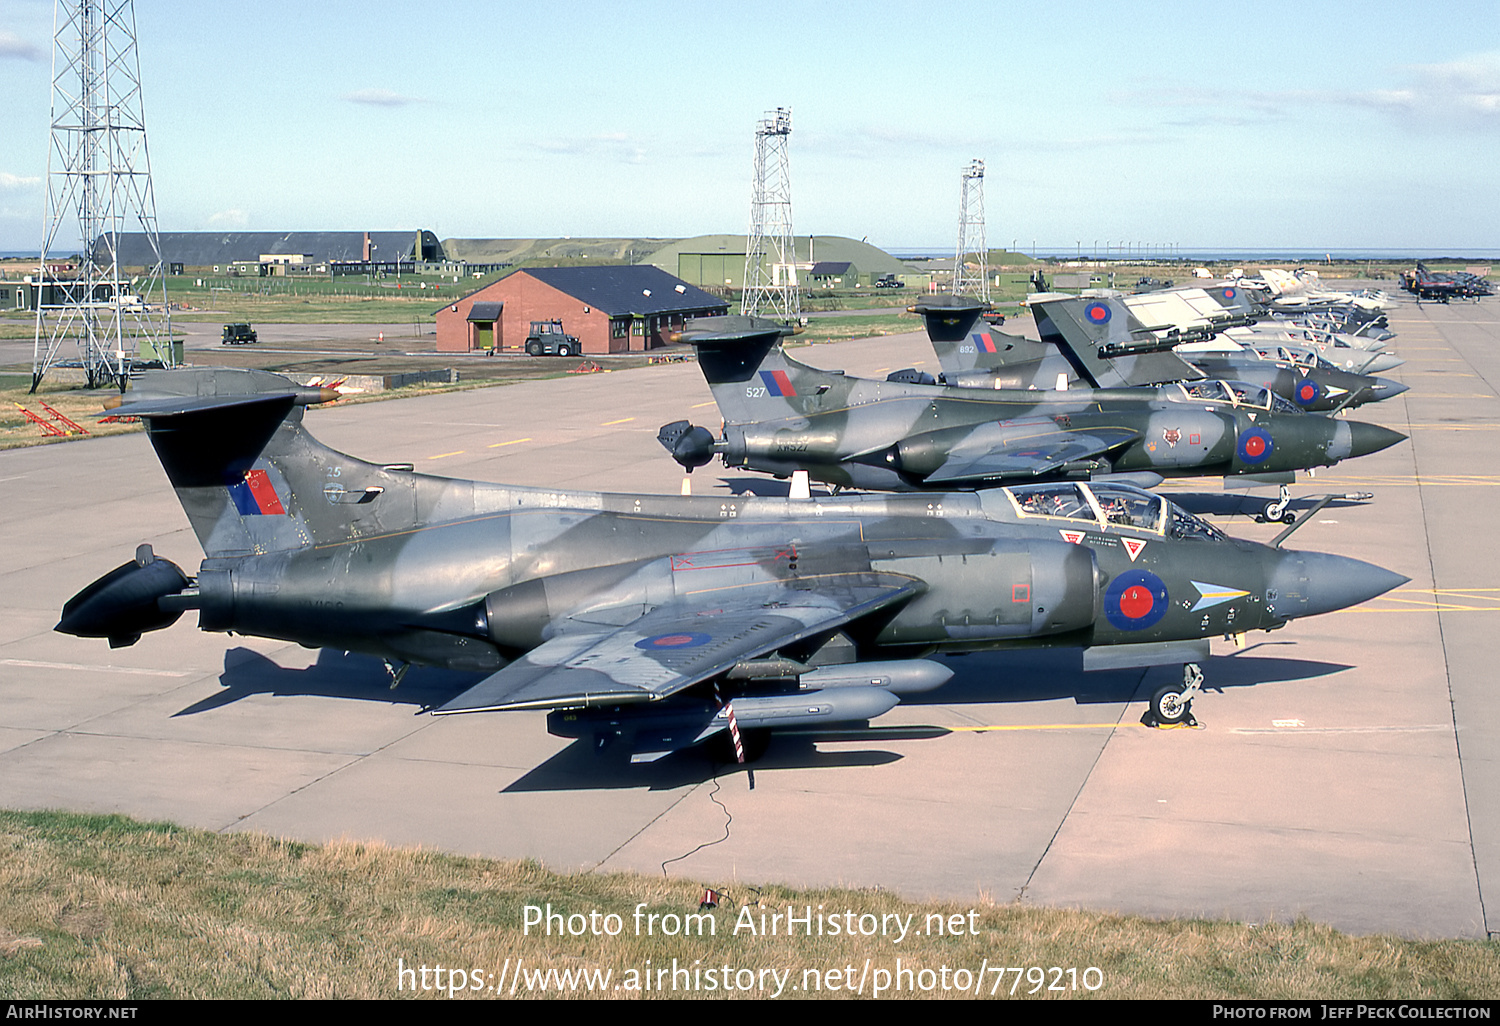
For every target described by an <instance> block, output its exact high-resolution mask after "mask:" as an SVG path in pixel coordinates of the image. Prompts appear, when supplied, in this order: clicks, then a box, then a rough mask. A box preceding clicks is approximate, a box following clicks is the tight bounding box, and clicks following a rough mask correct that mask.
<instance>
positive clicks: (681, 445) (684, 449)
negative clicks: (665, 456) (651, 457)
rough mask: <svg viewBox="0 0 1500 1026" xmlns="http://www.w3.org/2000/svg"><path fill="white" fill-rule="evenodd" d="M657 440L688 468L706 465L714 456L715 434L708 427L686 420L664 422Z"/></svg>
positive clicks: (692, 468)
mask: <svg viewBox="0 0 1500 1026" xmlns="http://www.w3.org/2000/svg"><path fill="white" fill-rule="evenodd" d="M656 440H657V441H658V442H660V443H661V444H662V448H664V449H666V450H667V452H669V453H671V454H672V458H673V459H674V460H676V461H677V462H678V463H680V464H681V465H682V466H683V467H685V468H687V469H688V470H694V469H696V468H698V467H701V466H704V465H706V464H707V463H708V462H709V461H710V460H712V459H713V458H714V451H715V448H714V436H713V434H712V433H711V432H710V431H709V430H708V428H704V427H696V426H694V425H693V424H691V423H689V422H688V421H685V420H676V421H673V422H672V423H670V424H663V425H662V426H661V428H660V429H659V430H658V431H657V432H656Z"/></svg>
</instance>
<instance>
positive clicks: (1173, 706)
mask: <svg viewBox="0 0 1500 1026" xmlns="http://www.w3.org/2000/svg"><path fill="white" fill-rule="evenodd" d="M1202 687H1203V671H1202V670H1201V669H1200V668H1199V667H1198V664H1197V663H1187V664H1185V665H1184V666H1183V668H1182V683H1181V684H1167V685H1165V686H1164V687H1160V688H1157V689H1156V693H1155V694H1153V695H1152V696H1151V709H1150V712H1149V713H1148V716H1149V718H1150V719H1152V720H1154V721H1155V722H1154V723H1153V724H1152V725H1153V726H1157V727H1196V726H1197V725H1198V721H1197V720H1196V719H1194V718H1193V699H1194V698H1195V697H1197V695H1198V692H1199V690H1200V689H1201V688H1202Z"/></svg>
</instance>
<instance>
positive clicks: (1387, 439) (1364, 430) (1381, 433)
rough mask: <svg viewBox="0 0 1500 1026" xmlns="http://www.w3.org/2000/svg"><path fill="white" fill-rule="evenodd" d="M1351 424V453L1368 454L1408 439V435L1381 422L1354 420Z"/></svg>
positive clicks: (1357, 454) (1353, 454)
mask: <svg viewBox="0 0 1500 1026" xmlns="http://www.w3.org/2000/svg"><path fill="white" fill-rule="evenodd" d="M1348 424H1349V455H1350V456H1368V455H1369V454H1370V453H1372V452H1379V451H1380V450H1382V449H1389V448H1390V447H1391V446H1393V445H1395V444H1396V443H1397V442H1404V441H1406V435H1403V434H1402V433H1401V432H1399V431H1392V430H1391V429H1390V428H1386V427H1381V426H1380V425H1379V424H1365V423H1362V422H1361V421H1357V420H1352V421H1349V422H1348Z"/></svg>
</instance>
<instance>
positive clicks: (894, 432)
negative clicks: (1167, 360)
mask: <svg viewBox="0 0 1500 1026" xmlns="http://www.w3.org/2000/svg"><path fill="white" fill-rule="evenodd" d="M785 331H786V329H784V328H781V327H778V326H777V325H775V324H772V323H771V322H769V321H763V320H759V319H757V318H746V317H716V318H705V319H703V320H697V321H691V322H689V324H688V325H687V327H686V328H685V330H684V331H683V332H682V335H681V337H682V338H683V339H685V340H687V341H690V342H692V343H693V345H694V346H695V347H696V348H697V350H698V362H699V366H700V367H701V368H702V370H703V374H704V376H705V377H706V378H707V379H708V383H709V386H710V388H711V389H712V391H713V396H714V399H715V400H716V401H717V403H718V406H719V412H720V413H721V414H722V415H723V417H724V430H723V435H722V436H721V437H720V438H717V439H716V438H714V436H713V435H712V434H711V433H710V432H709V431H708V430H707V429H705V428H702V427H694V426H693V425H691V424H690V423H688V422H687V421H677V422H675V423H672V424H668V425H665V426H664V427H662V429H661V431H660V432H659V434H658V439H659V440H660V441H661V443H662V445H663V446H664V447H665V448H666V449H667V451H668V452H670V453H671V454H672V456H673V458H674V459H676V460H677V461H678V462H679V463H681V464H682V465H683V466H684V467H687V468H688V469H689V470H691V469H693V468H694V467H699V466H703V465H705V464H707V463H708V462H709V461H710V460H712V458H713V457H714V456H715V455H716V454H717V455H721V456H722V457H723V460H724V464H725V465H726V466H729V467H743V468H746V469H749V470H757V471H761V472H764V473H769V474H775V475H777V476H781V477H786V476H790V475H791V474H793V473H795V472H796V471H798V470H805V471H807V473H808V475H809V476H810V477H811V478H812V479H813V480H817V481H822V482H825V483H827V484H831V485H834V486H837V487H852V488H866V489H876V490H888V491H907V490H922V489H954V488H975V487H987V486H993V485H998V484H1007V483H1012V482H1021V481H1036V480H1046V479H1056V478H1083V477H1089V476H1093V475H1096V474H1127V473H1131V474H1135V473H1139V474H1143V475H1157V477H1155V478H1152V480H1158V479H1159V478H1161V477H1187V476H1204V475H1211V476H1219V475H1232V474H1257V475H1259V474H1282V473H1285V472H1287V471H1292V470H1302V469H1306V468H1309V467H1322V466H1330V465H1332V464H1335V463H1337V462H1339V461H1340V460H1343V459H1348V458H1349V457H1352V456H1362V455H1364V454H1366V453H1372V452H1378V451H1379V450H1381V449H1384V448H1386V447H1387V446H1390V445H1394V444H1395V443H1396V442H1398V441H1400V440H1401V439H1403V438H1405V437H1406V436H1405V435H1402V434H1400V433H1398V432H1395V431H1390V430H1388V429H1386V428H1383V427H1379V426H1377V425H1374V424H1362V423H1357V422H1350V421H1335V420H1330V419H1328V418H1324V417H1309V416H1306V415H1304V414H1302V413H1300V412H1298V411H1296V410H1294V409H1292V408H1290V407H1285V406H1282V407H1278V406H1277V405H1276V401H1275V400H1273V398H1272V397H1271V396H1270V395H1269V394H1268V393H1266V392H1265V390H1263V389H1248V388H1247V389H1243V390H1241V391H1238V392H1237V391H1236V390H1235V389H1233V388H1231V387H1229V386H1227V385H1225V384H1223V383H1221V382H1212V383H1208V382H1194V383H1191V384H1192V386H1193V387H1186V386H1184V385H1182V384H1175V383H1174V384H1170V385H1165V386H1162V387H1160V388H1121V389H1070V390H1066V391H1045V390H1035V389H1027V390H1016V389H993V390H982V389H974V388H956V387H944V386H938V385H927V384H918V383H910V382H905V381H890V380H887V381H875V380H870V379H866V378H855V377H849V376H846V375H845V374H844V373H843V372H842V371H825V370H817V369H815V368H812V367H808V366H805V365H803V364H800V363H798V362H796V361H795V360H792V359H790V358H788V357H787V356H786V354H785V353H784V352H783V351H782V349H781V346H780V344H779V343H780V338H781V335H782V334H783V333H784V332H785Z"/></svg>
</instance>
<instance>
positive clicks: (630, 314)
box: [437, 264, 729, 353]
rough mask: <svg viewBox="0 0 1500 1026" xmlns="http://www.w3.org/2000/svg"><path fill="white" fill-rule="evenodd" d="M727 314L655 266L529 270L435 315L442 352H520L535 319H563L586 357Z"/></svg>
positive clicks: (635, 346)
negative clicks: (698, 319) (692, 320)
mask: <svg viewBox="0 0 1500 1026" xmlns="http://www.w3.org/2000/svg"><path fill="white" fill-rule="evenodd" d="M728 312H729V305H728V304H727V303H726V302H725V301H724V300H722V299H720V298H718V297H717V296H714V295H711V294H709V293H707V292H704V291H703V290H702V289H700V288H698V287H697V286H694V285H689V284H688V283H687V282H685V281H683V280H682V279H681V278H677V277H674V276H673V275H670V274H668V273H667V272H666V271H663V270H662V269H661V268H659V267H652V266H651V265H649V264H631V265H624V264H620V265H601V266H587V267H528V268H525V269H523V270H519V271H516V272H514V273H512V274H509V275H507V276H505V277H504V278H501V279H500V280H499V281H497V282H493V283H491V284H489V285H486V286H485V287H484V288H482V289H479V290H478V291H475V292H471V293H469V294H468V295H467V296H464V297H463V298H462V299H457V300H454V301H453V302H452V303H449V304H447V305H446V306H444V307H443V308H442V309H441V310H439V311H437V348H438V352H440V353H467V352H473V351H476V350H488V349H495V350H509V351H512V352H520V351H521V350H522V348H523V347H524V346H525V344H526V335H527V333H528V332H530V330H531V322H532V321H551V320H557V321H561V322H562V326H563V331H565V332H567V333H568V334H569V335H573V336H576V337H577V339H578V341H579V343H580V344H581V346H582V347H583V351H584V352H585V353H625V352H640V351H643V350H646V349H652V348H655V347H656V346H660V345H665V344H666V341H667V335H668V334H670V333H671V332H673V331H676V330H678V329H679V328H681V327H682V325H683V322H684V321H686V320H688V319H690V318H693V317H714V316H719V315H722V314H725V313H728Z"/></svg>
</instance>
